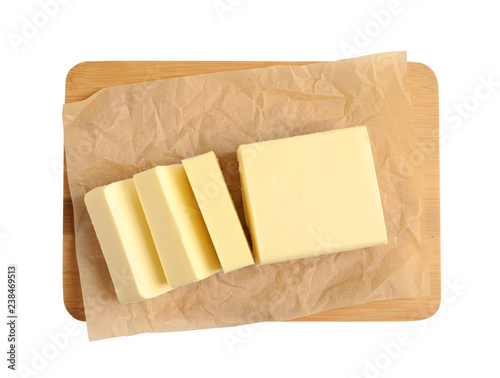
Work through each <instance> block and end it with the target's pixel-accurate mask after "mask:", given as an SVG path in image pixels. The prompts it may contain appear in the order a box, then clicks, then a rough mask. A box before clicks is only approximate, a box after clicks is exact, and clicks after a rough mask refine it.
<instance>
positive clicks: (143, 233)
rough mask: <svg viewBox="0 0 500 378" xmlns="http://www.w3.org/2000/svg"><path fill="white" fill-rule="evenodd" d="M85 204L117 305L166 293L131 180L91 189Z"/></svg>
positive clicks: (166, 286) (161, 270) (162, 274)
mask: <svg viewBox="0 0 500 378" xmlns="http://www.w3.org/2000/svg"><path fill="white" fill-rule="evenodd" d="M85 205H86V206H87V209H88V212H89V215H90V218H91V220H92V224H93V226H94V229H95V232H96V235H97V238H98V240H99V244H100V245H101V249H102V253H103V255H104V259H105V260H106V264H107V266H108V269H109V272H110V274H111V279H112V281H113V285H114V288H115V291H116V294H117V296H118V299H119V300H120V302H122V303H130V302H136V301H139V300H142V299H147V298H152V297H156V296H158V295H160V294H163V293H165V292H167V291H169V290H170V289H171V288H170V286H169V285H168V284H167V280H166V278H165V274H164V273H163V269H162V267H161V264H160V260H159V258H158V255H157V253H156V248H155V245H154V243H153V239H152V237H151V233H150V231H149V228H148V225H147V222H146V218H145V217H144V213H143V211H142V208H141V204H140V202H139V197H138V196H137V192H136V190H135V186H134V183H133V181H132V180H131V179H129V180H125V181H118V182H115V183H113V184H110V185H107V186H102V187H99V188H96V189H93V190H91V191H90V192H88V193H87V194H86V195H85Z"/></svg>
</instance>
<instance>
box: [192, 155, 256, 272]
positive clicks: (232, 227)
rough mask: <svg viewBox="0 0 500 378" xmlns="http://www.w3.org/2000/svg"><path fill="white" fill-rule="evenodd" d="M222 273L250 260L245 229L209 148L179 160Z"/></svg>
mask: <svg viewBox="0 0 500 378" xmlns="http://www.w3.org/2000/svg"><path fill="white" fill-rule="evenodd" d="M182 165H183V166H184V169H185V170H186V174H187V177H188V179H189V183H190V184H191V188H192V189H193V192H194V195H195V197H196V201H197V202H198V206H199V207H200V210H201V214H202V215H203V219H204V220H205V224H206V225H207V228H208V232H209V234H210V237H211V239H212V242H213V244H214V246H215V251H216V252H217V255H218V256H219V261H220V263H221V265H222V269H223V270H224V272H225V273H228V272H231V271H234V270H236V269H240V268H243V267H245V266H248V265H252V264H253V263H254V261H253V257H252V252H251V251H250V247H249V245H248V241H247V238H246V236H245V232H244V231H243V227H242V226H241V222H240V219H239V218H238V213H237V212H236V208H235V207H234V203H233V200H232V199H231V195H230V194H229V190H228V188H227V185H226V181H225V180H224V176H223V174H222V171H221V169H220V165H219V161H218V159H217V156H215V154H214V153H213V152H207V153H206V154H202V155H198V156H195V157H192V158H189V159H184V160H182Z"/></svg>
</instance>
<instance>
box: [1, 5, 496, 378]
mask: <svg viewBox="0 0 500 378" xmlns="http://www.w3.org/2000/svg"><path fill="white" fill-rule="evenodd" d="M47 1H49V0H44V2H47ZM60 2H61V3H63V1H62V0H61V1H60ZM65 2H66V3H65V4H61V5H59V6H58V9H55V8H51V9H52V10H51V11H50V13H51V15H49V16H44V15H43V14H40V13H38V12H45V13H46V14H47V11H44V10H43V8H42V6H41V5H40V2H38V1H34V0H29V1H8V2H7V1H4V2H2V5H1V6H0V21H1V22H0V25H1V26H0V27H1V32H0V34H1V36H2V38H1V41H0V49H1V60H0V83H1V91H0V96H1V101H0V104H1V105H0V120H1V121H0V162H1V163H0V164H1V168H2V171H1V178H0V185H1V186H0V251H1V255H0V277H3V278H0V293H2V294H0V308H1V309H0V315H1V316H2V317H3V316H4V315H3V314H4V313H6V289H7V288H6V284H5V283H4V282H6V271H7V265H8V264H11V263H14V264H17V265H18V270H19V275H18V280H19V284H18V290H19V309H18V311H19V314H20V318H19V328H18V331H19V349H18V354H19V361H18V363H19V364H21V365H23V366H25V367H26V368H30V369H32V370H31V374H28V373H27V374H24V376H40V377H66V376H72V377H87V376H89V375H90V374H96V376H106V374H112V375H113V376H125V377H133V376H139V375H141V376H147V375H149V376H153V375H154V376H156V375H160V376H195V375H196V376H206V375H208V376H215V375H217V376H238V377H259V376H276V377H285V376H289V377H304V376H322V377H379V376H380V377H402V376H404V377H406V378H410V377H423V376H427V377H441V376H454V377H468V376H476V377H478V376H498V375H497V374H498V365H497V361H498V355H499V352H500V347H499V345H498V337H499V336H500V332H499V331H500V327H499V323H498V318H499V305H498V293H499V292H498V279H497V272H498V271H499V267H500V248H499V244H498V235H499V233H500V221H499V219H500V218H499V216H498V214H499V212H500V200H499V192H500V190H499V188H500V187H499V171H500V170H499V168H498V163H499V162H500V148H499V140H500V124H499V118H498V108H499V106H498V105H499V100H500V48H499V41H498V37H499V36H500V23H499V22H498V9H494V7H493V6H492V4H495V2H493V1H481V0H476V1H473V2H466V1H442V2H436V1H430V0H421V1H417V0H414V1H409V0H400V1H399V2H397V3H399V5H397V6H395V7H394V6H390V5H389V4H390V1H388V0H387V1H386V0H384V1H379V0H377V1H362V2H349V4H348V2H347V1H344V2H340V1H337V2H333V1H331V2H328V1H318V0H308V1H290V0H288V1H274V2H271V1H263V0H253V1H250V0H241V1H240V0H222V1H219V2H218V4H219V5H220V4H229V7H230V10H226V11H225V12H223V11H222V12H223V13H221V11H219V13H218V12H217V10H216V9H215V8H214V1H213V0H203V1H192V2H189V1H180V0H177V1H166V0H154V1H153V0H145V1H141V2H139V1H136V2H132V1H124V0H120V1H118V0H113V1H106V2H104V1H96V0H86V1H76V0H73V1H67V0H66V1H65ZM216 4H217V2H216ZM231 4H232V5H231ZM340 4H342V5H340ZM374 12H375V13H374ZM388 12H389V14H390V17H388V16H387V15H388ZM391 12H392V13H391ZM377 15H378V16H377ZM381 15H383V16H381ZM384 16H385V17H384ZM33 18H36V20H35V21H36V22H37V23H38V24H39V25H41V26H40V27H39V28H38V31H37V32H36V34H34V33H32V34H34V35H27V34H25V36H23V25H25V23H26V22H27V21H26V20H28V21H32V20H33ZM44 18H45V19H44ZM45 21H46V22H45ZM44 23H45V24H46V25H43V24H44ZM377 25H378V26H377ZM24 32H25V33H26V30H24ZM32 32H33V31H32ZM361 32H362V33H365V32H369V34H371V35H370V36H368V37H367V38H364V39H363V38H361V37H360V33H361ZM14 34H15V35H17V36H19V37H22V38H25V37H26V38H25V40H23V41H22V42H19V40H18V41H17V42H18V43H20V44H19V45H16V43H12V38H15V36H13V35H14ZM347 44H349V45H351V47H352V48H355V49H356V50H355V51H347V52H346V51H344V50H343V49H342V48H341V46H347ZM392 50H407V51H408V59H409V60H410V61H418V62H424V63H426V64H427V65H429V66H430V67H431V68H432V69H433V70H434V71H435V73H436V75H437V77H438V80H439V88H440V109H441V128H442V130H444V131H445V134H446V138H445V140H443V141H442V143H441V209H442V266H443V268H442V277H443V296H445V297H446V299H445V300H444V302H443V303H442V305H441V308H440V310H439V312H438V313H437V315H435V316H434V317H432V318H430V319H429V320H426V321H422V322H417V323H266V324H261V325H259V326H252V327H246V328H242V327H236V328H230V329H223V330H217V329H216V330H204V331H194V332H180V333H164V334H149V335H140V336H135V337H128V338H119V339H112V340H106V341H101V342H93V343H89V342H88V340H87V335H86V326H85V323H82V322H77V321H75V320H73V319H72V318H71V317H70V316H69V315H68V314H67V312H66V310H65V308H64V306H63V300H62V277H61V271H62V262H61V254H62V171H61V165H62V159H63V128H62V121H61V110H62V104H63V101H64V85H65V77H66V73H67V72H68V70H69V69H70V68H71V67H72V66H73V65H75V64H77V63H79V62H81V61H87V60H337V59H341V58H345V57H349V56H357V55H364V54H369V53H374V52H382V51H392ZM488 80H489V81H490V82H492V84H490V87H489V88H488V87H485V86H484V84H482V83H483V82H485V81H488ZM478 87H481V88H479V92H477V91H476V90H477V88H478ZM477 94H479V97H480V98H478V97H477ZM457 106H462V107H464V106H465V107H464V109H465V110H464V111H462V114H460V110H459V108H458V107H457ZM2 286H3V287H2ZM2 319H5V318H2ZM3 322H4V321H3V320H2V323H3ZM67 327H70V328H71V327H73V330H71V329H69V330H68V329H67ZM0 329H1V330H2V332H0V351H1V353H0V356H3V357H1V358H0V376H2V377H3V376H7V375H8V374H7V369H6V365H7V362H6V361H5V357H6V353H5V352H6V349H7V340H6V339H7V337H6V335H7V328H6V327H5V326H3V327H1V328H0ZM69 331H71V332H69ZM63 332H65V333H66V335H68V336H64V335H63V334H62V333H63ZM3 335H5V336H3ZM405 335H406V336H407V337H410V340H411V342H410V343H409V345H405V346H401V347H400V348H397V347H394V343H395V342H398V340H399V338H400V337H404V336H405ZM54 338H57V340H58V341H57V343H58V344H59V346H57V345H56V347H55V348H54V345H55V344H57V343H56V342H54V341H53V340H52V339H54ZM384 345H392V346H393V350H392V352H391V354H392V355H390V356H389V353H388V352H386V351H385V349H384ZM44 354H45V355H48V356H50V358H46V357H44ZM40 356H42V357H40ZM44 361H45V363H44ZM371 364H374V365H373V366H372V365H371ZM377 365H378V366H379V367H377ZM17 374H19V372H18V373H17ZM13 375H14V374H13Z"/></svg>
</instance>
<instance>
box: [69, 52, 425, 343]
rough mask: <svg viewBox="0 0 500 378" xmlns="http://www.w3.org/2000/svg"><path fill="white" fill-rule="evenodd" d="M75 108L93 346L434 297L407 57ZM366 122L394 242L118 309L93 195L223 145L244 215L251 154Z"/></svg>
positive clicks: (242, 74) (278, 69) (191, 83)
mask: <svg viewBox="0 0 500 378" xmlns="http://www.w3.org/2000/svg"><path fill="white" fill-rule="evenodd" d="M63 113H64V114H63V115H64V141H65V148H66V159H67V168H68V179H69V186H70V190H71V196H72V199H73V206H74V216H75V234H76V252H77V257H78V266H79V269H80V277H81V283H82V290H83V299H84V305H85V314H86V319H87V324H88V333H89V338H90V340H98V339H104V338H109V337H116V336H125V335H134V334H138V333H142V332H164V331H179V330H190V329H199V328H209V327H225V326H234V325H239V324H245V323H251V322H261V321H269V320H287V319H294V318H297V317H300V316H304V315H308V314H312V313H318V312H320V311H324V310H328V309H333V308H338V307H345V306H350V305H354V304H360V303H365V302H369V301H376V300H383V299H395V298H402V297H416V296H427V295H429V293H430V288H429V287H430V284H429V268H428V262H427V253H426V249H425V248H424V245H423V241H424V239H423V233H422V230H423V224H422V208H421V201H422V198H421V182H422V180H421V179H422V173H421V171H420V170H418V169H416V170H414V171H413V173H412V174H411V175H410V176H408V172H407V170H404V169H403V168H404V166H403V165H402V164H400V163H401V162H402V161H409V160H410V159H409V156H410V154H411V153H412V151H414V149H415V139H414V130H413V124H412V111H411V104H410V98H409V94H408V90H407V87H406V53H402V52H400V53H383V54H377V55H371V56H365V57H360V58H355V59H346V60H341V61H337V62H325V63H316V64H310V65H306V66H274V67H269V68H259V69H251V70H242V71H232V72H220V73H213V74H204V75H197V76H189V77H180V78H172V79H165V80H157V81H151V82H145V83H138V84H131V85H122V86H116V87H110V88H105V89H103V90H101V91H99V92H97V93H96V94H94V95H93V96H91V97H90V98H88V99H87V100H84V101H80V102H75V103H69V104H65V105H64V111H63ZM355 125H366V126H367V128H368V132H369V134H370V139H371V144H372V149H373V157H374V160H375V166H376V171H377V177H378V183H379V187H380V193H381V198H382V204H383V208H384V215H385V221H386V225H387V232H388V240H389V244H388V245H387V246H381V247H376V248H367V249H362V250H357V251H350V252H344V253H337V254H332V255H325V256H320V257H314V258H308V259H302V260H296V261H289V262H284V263H279V264H273V265H265V266H251V267H247V268H244V269H240V270H238V271H235V272H232V273H229V274H224V273H219V274H216V275H213V276H211V277H209V278H207V279H205V280H203V281H201V282H197V283H193V284H190V285H187V286H183V287H180V288H177V289H175V290H173V291H171V292H169V293H166V294H164V295H162V296H160V297H157V298H154V299H150V300H145V301H142V302H139V303H135V304H120V303H119V302H118V300H117V298H116V296H115V292H114V288H113V285H112V283H111V279H110V276H109V272H108V270H107V267H106V263H105V261H104V258H103V255H102V253H101V250H100V247H99V244H98V241H97V238H96V235H95V233H94V230H93V228H92V225H91V222H90V219H89V216H88V214H87V211H86V208H85V206H84V202H83V197H84V195H85V193H87V192H88V191H89V190H91V189H93V188H95V187H97V186H101V185H105V184H109V183H111V182H113V181H117V180H122V179H126V178H130V177H132V175H134V174H135V173H137V172H140V171H142V170H145V169H148V168H151V167H154V166H156V165H166V164H172V163H179V162H180V160H181V159H183V158H188V157H191V156H194V155H198V154H201V153H204V152H207V151H211V150H212V151H214V152H215V153H216V154H217V156H218V157H219V159H220V163H221V167H222V170H223V172H224V176H225V178H226V180H227V183H228V186H229V190H230V192H231V194H232V196H233V199H234V201H235V205H236V207H237V208H238V211H239V216H240V218H241V220H243V219H244V215H243V208H242V201H241V192H240V182H239V174H238V165H237V161H236V149H237V148H238V146H239V145H241V144H245V143H251V142H256V141H263V140H270V139H276V138H283V137H288V136H293V135H299V134H308V133H313V132H318V131H325V130H330V129H338V128H344V127H350V126H355ZM124 279H126V277H124Z"/></svg>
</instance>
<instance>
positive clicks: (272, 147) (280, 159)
mask: <svg viewBox="0 0 500 378" xmlns="http://www.w3.org/2000/svg"><path fill="white" fill-rule="evenodd" d="M238 162H239V167H240V176H241V183H242V193H243V200H244V207H245V216H246V221H247V224H248V227H249V229H250V233H251V236H252V242H253V252H254V256H255V260H256V262H257V263H259V264H268V263H275V262H279V261H285V260H292V259H299V258H304V257H311V256H317V255H322V254H325V253H332V252H340V251H349V250H354V249H358V248H365V247H371V246H376V245H380V244H387V233H386V228H385V222H384V214H383V211H382V204H381V200H380V194H379V188H378V183H377V177H376V174H375V166H374V162H373V156H372V152H371V148H370V141H369V138H368V132H367V129H366V127H365V126H358V127H351V128H346V129H342V130H333V131H328V132H321V133H315V134H309V135H302V136H297V137H291V138H286V139H279V140H272V141H266V142H260V143H252V144H247V145H242V146H240V148H239V149H238Z"/></svg>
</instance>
